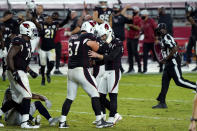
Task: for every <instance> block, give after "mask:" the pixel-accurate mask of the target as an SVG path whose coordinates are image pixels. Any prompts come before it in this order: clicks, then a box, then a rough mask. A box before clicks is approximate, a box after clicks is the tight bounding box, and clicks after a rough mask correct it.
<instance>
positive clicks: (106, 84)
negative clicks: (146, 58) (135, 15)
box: [89, 23, 123, 124]
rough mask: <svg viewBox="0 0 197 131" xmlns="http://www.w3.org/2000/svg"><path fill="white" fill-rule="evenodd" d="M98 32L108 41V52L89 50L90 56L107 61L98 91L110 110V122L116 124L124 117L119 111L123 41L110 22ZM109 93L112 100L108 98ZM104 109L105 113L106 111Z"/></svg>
mask: <svg viewBox="0 0 197 131" xmlns="http://www.w3.org/2000/svg"><path fill="white" fill-rule="evenodd" d="M97 32H98V35H99V36H100V37H101V39H102V40H103V41H106V43H108V46H109V49H108V53H107V54H98V53H96V52H94V51H89V55H90V57H93V58H98V59H100V60H103V61H104V63H105V73H104V75H103V77H102V78H101V82H100V84H99V86H98V91H99V94H100V100H101V104H102V105H103V106H104V107H105V108H108V109H109V110H110V114H109V119H108V122H110V123H113V124H115V123H116V122H117V121H118V120H121V119H122V117H121V116H120V115H119V113H117V95H118V84H119V80H120V78H121V72H120V65H121V57H122V55H123V43H122V41H121V40H119V39H118V38H115V37H114V36H113V35H112V34H113V31H112V29H111V27H110V25H109V24H106V23H104V24H101V25H99V27H98V30H97ZM105 32H106V33H105ZM108 93H109V98H110V102H108V100H107V99H106V95H107V94H108ZM102 111H103V113H104V114H105V111H104V110H102Z"/></svg>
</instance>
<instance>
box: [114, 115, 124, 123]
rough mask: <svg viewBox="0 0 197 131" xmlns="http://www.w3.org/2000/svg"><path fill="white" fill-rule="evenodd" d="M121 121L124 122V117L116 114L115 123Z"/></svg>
mask: <svg viewBox="0 0 197 131" xmlns="http://www.w3.org/2000/svg"><path fill="white" fill-rule="evenodd" d="M120 120H122V116H121V115H120V114H119V113H116V114H115V116H114V121H113V123H114V124H116V123H117V122H118V121H120Z"/></svg>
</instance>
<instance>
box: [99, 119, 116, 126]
mask: <svg viewBox="0 0 197 131" xmlns="http://www.w3.org/2000/svg"><path fill="white" fill-rule="evenodd" d="M112 126H113V123H109V122H106V121H104V120H103V118H102V119H101V120H99V121H98V122H97V124H96V128H105V127H112Z"/></svg>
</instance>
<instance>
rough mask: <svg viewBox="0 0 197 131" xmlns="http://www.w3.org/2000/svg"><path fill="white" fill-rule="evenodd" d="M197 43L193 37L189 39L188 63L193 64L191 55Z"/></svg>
mask: <svg viewBox="0 0 197 131" xmlns="http://www.w3.org/2000/svg"><path fill="white" fill-rule="evenodd" d="M194 43H195V41H194V40H193V37H192V36H191V37H190V39H189V43H188V45H187V51H186V63H187V64H189V63H191V54H192V48H193V46H194Z"/></svg>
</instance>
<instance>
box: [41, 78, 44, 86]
mask: <svg viewBox="0 0 197 131" xmlns="http://www.w3.org/2000/svg"><path fill="white" fill-rule="evenodd" d="M41 85H42V86H45V78H42V81H41Z"/></svg>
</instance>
